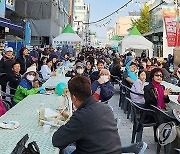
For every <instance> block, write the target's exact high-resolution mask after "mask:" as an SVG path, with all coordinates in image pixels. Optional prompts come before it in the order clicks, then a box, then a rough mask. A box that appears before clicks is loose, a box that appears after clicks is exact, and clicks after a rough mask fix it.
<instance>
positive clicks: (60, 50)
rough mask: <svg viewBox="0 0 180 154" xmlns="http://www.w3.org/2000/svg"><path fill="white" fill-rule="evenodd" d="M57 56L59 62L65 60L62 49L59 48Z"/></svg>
mask: <svg viewBox="0 0 180 154" xmlns="http://www.w3.org/2000/svg"><path fill="white" fill-rule="evenodd" d="M56 54H57V57H58V61H61V60H64V57H63V55H62V49H61V48H60V47H58V48H57V51H56Z"/></svg>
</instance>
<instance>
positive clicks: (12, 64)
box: [12, 61, 20, 68]
mask: <svg viewBox="0 0 180 154" xmlns="http://www.w3.org/2000/svg"><path fill="white" fill-rule="evenodd" d="M17 64H19V65H20V63H19V62H17V61H16V62H15V63H13V64H12V68H13V67H14V66H15V65H17Z"/></svg>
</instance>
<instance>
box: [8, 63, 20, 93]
mask: <svg viewBox="0 0 180 154" xmlns="http://www.w3.org/2000/svg"><path fill="white" fill-rule="evenodd" d="M20 70H21V66H20V64H19V63H18V62H15V63H14V64H13V65H12V73H9V74H8V78H7V80H8V82H9V87H10V94H11V95H14V94H15V92H16V89H17V86H18V85H19V83H20V81H21V78H22V76H21V74H20Z"/></svg>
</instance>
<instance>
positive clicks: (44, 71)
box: [40, 59, 57, 81]
mask: <svg viewBox="0 0 180 154" xmlns="http://www.w3.org/2000/svg"><path fill="white" fill-rule="evenodd" d="M52 65H53V62H52V59H48V60H47V61H46V64H43V65H42V66H41V70H40V74H41V75H42V78H43V80H45V81H46V80H48V79H49V78H50V77H51V76H56V75H57V73H56V72H55V71H54V72H53V71H51V70H52V69H51V68H52Z"/></svg>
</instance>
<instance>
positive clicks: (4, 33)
mask: <svg viewBox="0 0 180 154" xmlns="http://www.w3.org/2000/svg"><path fill="white" fill-rule="evenodd" d="M14 11H15V0H0V50H2V49H3V48H4V46H5V45H8V44H7V43H8V41H9V40H8V36H9V35H11V34H13V36H18V34H20V33H23V30H24V29H23V27H22V26H21V25H18V23H16V22H13V21H12V20H10V19H11V18H9V15H11V14H14ZM6 41H7V43H5V42H6Z"/></svg>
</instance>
